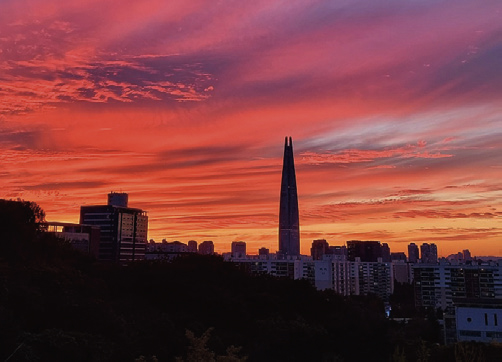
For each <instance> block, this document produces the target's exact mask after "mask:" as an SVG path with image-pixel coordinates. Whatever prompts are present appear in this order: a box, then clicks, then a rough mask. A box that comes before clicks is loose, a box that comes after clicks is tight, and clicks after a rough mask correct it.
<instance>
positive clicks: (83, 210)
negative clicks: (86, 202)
mask: <svg viewBox="0 0 502 362" xmlns="http://www.w3.org/2000/svg"><path fill="white" fill-rule="evenodd" d="M127 203H128V195H127V194H125V193H114V192H112V193H110V194H109V195H108V205H94V206H81V207H80V223H81V224H86V225H94V226H99V228H100V240H99V253H98V259H99V260H102V261H113V262H120V263H127V262H130V261H135V260H143V259H144V258H145V249H146V243H147V240H148V239H147V232H148V216H147V213H146V211H143V210H141V209H136V208H130V207H128V205H127Z"/></svg>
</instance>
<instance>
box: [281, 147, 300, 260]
mask: <svg viewBox="0 0 502 362" xmlns="http://www.w3.org/2000/svg"><path fill="white" fill-rule="evenodd" d="M279 253H280V254H282V255H293V256H297V255H300V221H299V217H298V194H297V191H296V175H295V164H294V160H293V141H292V139H291V137H289V144H288V137H286V139H285V144H284V160H283V164H282V182H281V200H280V208H279Z"/></svg>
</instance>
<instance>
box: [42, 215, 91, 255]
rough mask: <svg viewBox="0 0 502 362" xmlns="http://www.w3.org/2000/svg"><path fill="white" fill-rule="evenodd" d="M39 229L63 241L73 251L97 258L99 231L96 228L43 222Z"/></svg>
mask: <svg viewBox="0 0 502 362" xmlns="http://www.w3.org/2000/svg"><path fill="white" fill-rule="evenodd" d="M40 226H41V229H42V230H43V231H45V232H48V233H51V234H54V235H56V236H57V237H59V238H61V239H64V240H65V241H66V242H68V244H70V245H71V246H72V247H73V248H74V249H76V250H79V251H81V252H83V253H85V254H88V255H91V256H93V257H95V258H96V259H97V258H98V257H99V239H100V230H99V227H98V226H93V225H82V224H72V223H67V222H53V221H52V222H45V223H42V224H41V225H40Z"/></svg>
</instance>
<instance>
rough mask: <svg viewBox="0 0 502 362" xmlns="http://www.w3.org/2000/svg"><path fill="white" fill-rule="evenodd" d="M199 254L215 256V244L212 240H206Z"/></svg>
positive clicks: (201, 245) (201, 244)
mask: <svg viewBox="0 0 502 362" xmlns="http://www.w3.org/2000/svg"><path fill="white" fill-rule="evenodd" d="M199 254H204V255H213V254H214V244H213V242H212V241H211V240H205V241H203V242H202V243H200V244H199Z"/></svg>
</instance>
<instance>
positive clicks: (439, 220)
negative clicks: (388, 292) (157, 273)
mask: <svg viewBox="0 0 502 362" xmlns="http://www.w3.org/2000/svg"><path fill="white" fill-rule="evenodd" d="M501 100H502V1H500V0H493V1H492V0H468V1H466V0H443V1H439V0H438V1H429V0H406V1H403V0H388V1H384V0H382V1H375V0H360V1H357V0H350V1H349V0H337V1H329V0H325V1H307V0H303V1H295V0H286V1H271V0H266V1H261V0H254V1H231V0H228V1H227V0H220V1H197V0H192V1H186V0H176V1H167V0H143V1H137V0H120V1H118V0H111V1H105V0H99V1H97V0H88V1H73V0H64V1H62V0H61V1H60V0H2V1H1V2H0V150H1V151H0V158H1V162H0V186H1V191H0V198H7V199H17V198H22V199H24V200H30V201H35V202H37V203H38V204H39V205H41V206H42V208H43V209H44V210H45V211H46V214H47V219H48V220H49V221H67V222H78V221H79V210H80V206H81V205H93V204H105V203H106V195H107V194H108V193H109V192H110V191H123V192H127V193H129V206H131V207H138V208H142V209H144V210H146V211H148V215H149V238H153V239H155V240H156V241H159V242H160V241H161V240H162V239H164V238H165V239H167V240H168V241H174V240H179V241H182V242H187V241H188V240H190V239H194V240H197V241H198V242H201V241H203V240H213V241H214V243H215V249H216V251H219V252H223V251H228V250H229V248H230V243H231V242H232V241H234V240H243V241H246V242H247V245H248V252H249V253H251V254H252V253H256V252H257V250H258V248H259V247H262V246H265V247H268V248H270V251H271V252H274V251H276V250H277V248H278V242H277V235H278V213H279V194H280V180H281V169H282V156H283V149H284V137H285V136H291V137H292V138H293V147H294V155H295V164H296V175H297V183H298V192H299V204H300V205H299V206H300V229H301V238H302V239H301V250H302V252H303V253H304V254H309V253H310V246H311V243H312V240H313V239H319V238H324V239H326V240H327V241H328V242H329V243H330V245H343V244H344V243H345V242H346V241H347V240H352V239H361V240H380V241H381V242H386V243H388V244H389V245H390V247H391V250H392V251H404V250H405V249H406V247H407V244H408V243H410V242H415V243H423V242H433V243H436V244H437V245H438V251H439V254H440V255H444V256H446V255H448V254H450V253H456V252H458V251H461V250H462V249H466V248H468V249H470V250H471V253H473V254H474V255H502V204H501V200H502V101H501Z"/></svg>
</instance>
